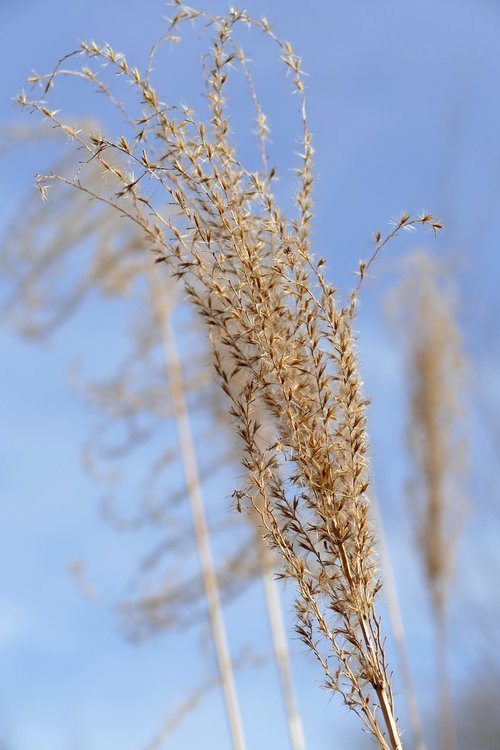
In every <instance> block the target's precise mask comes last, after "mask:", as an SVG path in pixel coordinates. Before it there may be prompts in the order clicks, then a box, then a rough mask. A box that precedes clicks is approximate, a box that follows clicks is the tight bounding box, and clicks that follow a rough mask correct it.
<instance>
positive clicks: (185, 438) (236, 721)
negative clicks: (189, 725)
mask: <svg viewBox="0 0 500 750" xmlns="http://www.w3.org/2000/svg"><path fill="white" fill-rule="evenodd" d="M156 273H157V272H156V269H155V268H153V269H152V270H151V288H152V299H153V306H154V311H155V316H156V319H157V323H158V326H159V328H160V331H161V336H162V344H163V351H164V355H165V366H166V370H167V378H168V382H169V387H170V393H171V399H172V408H173V411H174V415H175V421H176V426H177V431H178V436H179V445H180V449H181V454H182V463H183V468H184V475H185V478H186V489H187V495H188V498H189V504H190V508H191V517H192V523H193V530H194V535H195V540H196V547H197V550H198V556H199V561H200V568H201V574H202V579H203V587H204V591H205V597H206V600H207V607H208V614H209V618H210V625H211V629H212V637H213V642H214V646H215V652H216V657H217V665H218V671H219V676H220V681H221V685H222V690H223V694H224V701H225V708H226V714H227V719H228V723H229V729H230V734H231V739H232V745H233V748H234V750H245V748H246V743H245V737H244V734H243V724H242V721H241V713H240V708H239V703H238V697H237V694H236V686H235V681H234V674H233V666H232V662H231V656H230V652H229V647H228V641H227V636H226V628H225V624H224V617H223V613H222V606H221V601H220V596H219V587H218V583H217V576H216V571H215V565H214V561H213V556H212V550H211V546H210V536H209V530H208V523H207V519H206V515H205V508H204V502H203V495H202V492H201V485H200V479H199V474H198V464H197V459H196V451H195V448H194V442H193V436H192V432H191V426H190V420H189V412H188V408H187V404H186V398H185V395H184V384H183V376H182V369H181V365H180V361H179V356H178V353H177V347H176V345H175V337H174V331H173V327H172V322H171V316H170V312H169V309H168V307H167V305H166V302H165V295H164V289H163V287H162V285H161V284H160V283H159V279H158V277H157V275H156Z"/></svg>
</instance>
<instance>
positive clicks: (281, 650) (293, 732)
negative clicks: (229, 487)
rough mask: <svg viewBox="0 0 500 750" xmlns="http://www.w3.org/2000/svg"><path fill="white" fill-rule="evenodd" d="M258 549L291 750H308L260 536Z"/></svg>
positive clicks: (277, 600)
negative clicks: (306, 749)
mask: <svg viewBox="0 0 500 750" xmlns="http://www.w3.org/2000/svg"><path fill="white" fill-rule="evenodd" d="M256 536H257V546H258V551H259V557H260V561H261V566H262V581H263V584H264V593H265V598H266V607H267V615H268V619H269V627H270V629H271V637H272V641H273V650H274V659H275V661H276V665H277V668H278V675H279V680H280V685H281V692H282V695H283V702H284V705H285V713H286V718H287V724H288V734H289V736H290V745H291V747H292V750H305V748H306V741H305V736H304V729H303V726H302V720H301V718H300V713H299V709H298V704H297V698H296V695H295V689H294V686H293V678H292V670H291V666H290V655H289V652H288V644H287V635H286V628H285V623H284V621H283V611H282V608H281V601H280V596H279V591H278V587H277V585H276V581H275V580H274V578H273V566H272V561H271V553H270V551H269V549H268V547H267V545H266V543H265V541H264V540H263V539H262V537H261V536H260V534H258V533H257V535H256Z"/></svg>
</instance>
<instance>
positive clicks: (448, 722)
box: [435, 602, 455, 750]
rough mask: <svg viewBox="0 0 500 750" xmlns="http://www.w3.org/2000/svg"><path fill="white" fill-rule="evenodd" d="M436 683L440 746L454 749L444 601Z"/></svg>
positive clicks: (439, 611) (440, 610)
mask: <svg viewBox="0 0 500 750" xmlns="http://www.w3.org/2000/svg"><path fill="white" fill-rule="evenodd" d="M435 618H436V685H437V689H438V706H439V722H438V724H439V747H440V748H441V750H454V747H455V737H454V731H453V708H452V700H451V689H450V681H449V672H448V627H447V617H446V606H445V603H444V602H441V603H439V604H437V605H436V608H435Z"/></svg>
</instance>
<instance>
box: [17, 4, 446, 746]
mask: <svg viewBox="0 0 500 750" xmlns="http://www.w3.org/2000/svg"><path fill="white" fill-rule="evenodd" d="M175 6H176V15H175V17H174V18H173V19H172V22H171V24H170V27H169V29H168V32H167V33H166V34H165V36H164V37H163V38H162V42H163V41H168V40H169V39H170V41H176V40H177V36H178V34H177V31H178V28H179V27H180V26H181V24H182V23H185V22H186V21H194V20H196V19H203V20H204V22H208V23H209V25H210V28H211V29H212V31H213V38H212V41H211V43H210V52H209V62H208V63H206V66H205V70H206V87H207V94H208V103H209V108H210V117H209V119H208V121H207V122H203V121H202V120H201V119H200V118H198V117H197V116H196V115H195V114H194V113H193V111H192V110H190V109H189V108H187V107H177V106H175V105H171V103H164V102H163V101H162V99H161V95H160V93H159V92H158V91H157V89H156V87H155V86H154V85H153V83H152V61H153V60H154V55H155V53H156V49H157V46H155V47H154V48H153V51H152V56H151V60H150V62H149V64H148V66H147V70H146V72H145V73H141V72H140V71H139V70H138V69H137V68H133V67H131V66H129V64H128V62H127V60H126V59H125V57H124V56H123V55H121V54H120V53H117V52H115V51H114V50H113V49H111V48H110V47H109V46H104V47H100V46H99V45H97V44H96V43H94V42H91V43H89V44H87V43H83V44H82V45H81V47H80V48H79V49H78V50H75V51H74V52H72V53H70V54H68V55H66V56H65V57H64V58H63V59H62V60H61V61H60V63H59V64H58V66H57V67H56V69H55V70H54V71H53V72H52V73H50V74H49V75H47V76H38V75H37V76H34V77H33V78H32V79H31V83H32V84H40V85H41V86H42V88H43V91H44V96H45V97H48V95H49V94H50V95H52V90H53V88H54V85H55V83H56V81H57V79H58V78H59V77H61V76H74V77H77V78H80V79H83V80H84V81H87V82H89V83H90V84H91V85H92V86H94V87H96V88H97V89H98V90H99V91H100V92H101V93H103V94H105V95H106V96H107V97H108V98H109V100H110V102H111V103H112V104H116V102H117V101H118V100H117V99H116V98H115V95H114V94H113V93H112V92H111V85H112V83H113V84H114V82H115V81H116V78H117V76H118V79H121V80H122V81H123V82H125V83H126V84H131V85H132V87H133V90H134V91H135V92H136V95H137V97H138V99H139V101H140V104H141V107H142V108H143V114H142V115H141V116H140V117H139V118H138V119H135V120H132V121H129V122H128V126H127V127H128V132H127V133H126V134H124V135H123V136H121V137H120V138H118V139H108V138H107V137H106V136H105V135H104V134H101V133H96V132H88V131H86V130H85V129H84V128H82V129H81V130H78V129H77V128H75V127H74V126H73V125H70V124H68V123H66V122H64V121H63V120H62V119H61V118H60V117H59V115H58V113H57V111H55V110H53V109H52V108H51V106H50V105H49V104H48V102H47V101H46V100H45V99H44V100H37V99H34V100H29V99H28V97H27V96H26V95H24V94H23V95H21V96H20V97H19V101H20V103H21V104H22V105H23V106H24V107H29V108H31V109H35V110H37V111H38V112H39V113H40V114H41V115H42V116H43V117H44V118H46V119H48V120H49V121H50V122H51V123H52V124H53V125H54V126H55V127H56V128H60V129H61V130H62V131H63V132H64V133H65V135H67V136H68V137H69V139H70V140H71V141H72V142H73V143H74V145H75V146H76V147H77V148H78V159H79V162H80V164H79V166H78V171H77V174H76V176H75V178H74V179H73V180H72V179H69V178H67V177H61V176H59V177H58V176H56V175H48V176H39V177H38V185H39V189H40V192H41V194H42V197H46V196H47V190H48V188H49V187H50V185H51V184H52V183H53V182H55V181H58V180H59V181H62V182H64V183H66V184H69V185H72V186H75V187H76V188H78V189H79V190H81V191H83V192H85V193H86V194H87V195H90V196H92V197H94V198H95V199H97V200H100V201H104V202H105V203H106V204H107V205H109V206H111V207H113V208H115V209H116V210H117V211H118V212H120V213H121V214H122V215H123V216H124V217H125V218H126V219H128V220H129V221H131V222H133V223H134V224H135V225H136V226H138V227H140V229H141V230H142V232H143V233H144V236H145V237H146V239H147V241H148V242H149V243H150V246H151V251H152V252H153V253H154V255H155V259H156V262H158V263H162V264H163V263H165V266H166V267H167V268H168V269H170V272H171V273H173V275H174V276H175V277H177V278H178V280H179V281H180V282H182V284H183V286H184V289H185V292H186V294H187V296H188V298H189V299H190V301H191V302H192V304H193V305H194V307H195V309H196V310H197V311H198V313H199V314H200V316H201V317H202V318H203V319H204V321H205V323H206V325H207V332H208V336H209V339H210V343H211V347H212V352H213V359H214V365H215V372H216V375H217V378H218V381H219V383H220V385H221V387H222V389H223V391H224V393H225V394H226V397H227V399H228V405H229V409H230V412H231V415H232V419H233V424H234V429H235V432H236V434H237V435H238V438H239V441H240V444H241V448H242V453H243V465H244V466H245V469H246V482H245V483H244V484H243V485H242V486H240V487H239V488H238V489H237V490H235V494H234V497H235V501H236V505H237V507H238V509H239V510H243V509H253V512H256V513H257V514H258V515H259V517H260V529H261V534H262V536H263V538H264V539H265V540H266V542H267V544H268V545H269V547H272V548H274V549H276V550H277V551H278V553H279V557H280V561H281V568H280V571H279V575H280V576H281V577H283V578H285V579H289V580H291V581H293V583H294V584H295V591H296V626H295V627H296V632H297V634H298V635H299V637H300V639H301V640H302V641H303V643H304V644H306V646H307V647H308V649H310V650H311V651H312V652H313V653H314V655H315V656H316V657H317V659H318V660H319V662H320V664H321V666H322V669H323V673H324V684H325V686H326V688H327V689H329V690H332V691H334V692H337V693H339V694H340V695H341V696H342V698H343V700H344V702H345V703H346V705H347V706H348V707H349V708H350V709H352V711H353V712H354V713H356V714H357V715H358V717H359V718H360V720H361V721H362V723H363V724H364V726H365V728H366V729H367V730H368V731H369V732H370V734H371V735H372V736H373V738H374V739H375V740H376V742H377V743H378V745H379V747H380V748H383V749H384V750H389V749H392V750H396V749H398V748H401V747H402V743H401V738H400V733H399V728H398V723H397V718H396V709H395V705H394V699H393V694H392V687H391V679H390V671H389V668H388V665H387V662H386V657H385V651H384V637H383V635H382V626H381V622H380V618H379V616H378V614H377V611H376V601H377V594H378V592H379V590H380V587H381V584H380V581H379V578H378V576H377V569H376V559H375V542H374V536H373V530H372V527H371V524H370V521H369V519H368V509H369V498H368V492H369V485H370V476H369V461H368V440H367V434H366V417H365V409H366V398H365V397H364V394H363V389H362V383H361V379H360V375H359V371H358V365H357V355H356V345H355V339H354V334H353V324H354V318H355V314H356V305H357V298H358V293H359V291H360V289H361V286H362V283H363V279H364V276H365V274H366V271H367V269H368V268H369V266H370V265H371V263H372V262H373V261H374V260H375V258H376V256H377V254H378V252H379V251H380V249H381V248H382V247H383V246H384V244H385V243H386V242H387V241H388V240H389V239H390V238H392V237H393V236H394V235H396V234H397V233H398V232H399V231H400V230H402V229H405V228H410V227H413V226H415V225H418V224H424V225H427V226H429V227H431V228H433V229H434V230H437V229H439V228H440V226H441V225H440V224H439V222H436V221H435V220H434V219H433V217H432V216H431V215H429V214H425V215H422V216H420V217H415V218H412V217H410V216H409V215H407V214H404V215H403V216H402V217H401V218H400V219H399V220H398V221H396V222H395V225H394V227H393V229H392V231H391V232H390V233H389V234H388V235H387V237H385V238H384V239H382V237H381V235H380V234H377V235H376V247H375V250H374V252H373V255H372V257H371V258H370V259H369V260H368V261H367V262H364V263H361V264H360V267H359V277H360V280H359V284H358V286H357V287H356V288H355V289H354V290H353V292H352V293H351V295H350V296H349V297H348V298H347V301H346V302H345V303H343V302H342V301H341V300H339V298H338V295H337V293H336V290H335V289H334V287H333V286H332V284H331V283H330V282H329V281H328V280H327V278H326V276H325V275H324V266H325V262H324V260H322V259H316V258H315V257H314V255H313V253H312V249H311V239H310V233H311V221H312V211H313V203H312V186H313V170H312V157H313V149H312V140H311V134H310V132H309V128H308V124H307V117H306V106H305V94H304V84H303V78H302V66H301V61H300V58H299V57H297V55H296V54H295V53H294V51H293V49H292V47H291V45H290V44H289V43H287V42H283V41H282V40H280V39H279V38H278V37H277V36H276V35H275V34H274V32H273V31H272V29H271V27H270V25H269V23H268V22H267V21H266V20H265V19H261V20H254V19H252V18H250V17H249V16H247V15H246V14H245V13H243V12H238V11H236V10H231V11H230V13H229V14H228V15H227V16H222V17H219V18H211V17H208V16H207V15H206V14H204V13H203V12H201V11H197V10H193V9H191V8H188V7H187V6H185V5H183V4H182V3H181V2H176V3H175ZM240 24H245V25H249V26H251V27H253V28H255V29H257V30H260V31H262V32H264V33H265V34H266V35H267V36H268V37H269V39H270V40H271V42H272V43H273V44H275V45H276V49H277V52H278V54H279V56H280V58H281V60H282V62H283V63H284V65H285V66H286V68H287V69H288V70H289V71H290V73H291V79H292V88H293V91H294V92H295V93H296V94H297V97H298V101H299V102H300V130H301V148H302V154H301V157H300V159H301V161H300V164H299V165H298V168H297V170H296V171H297V183H298V184H297V192H296V200H295V203H296V212H295V215H294V216H292V217H289V216H286V215H285V214H284V213H283V211H282V210H281V209H280V207H279V205H278V204H277V202H276V200H275V197H274V194H273V178H274V174H273V170H268V166H267V165H268V161H267V156H266V148H267V146H266V135H267V124H266V120H265V117H264V114H263V113H262V111H261V108H260V104H259V102H258V99H257V96H256V94H255V91H254V89H253V86H252V85H251V77H250V72H249V68H248V66H247V61H246V58H245V54H244V52H243V50H242V49H241V47H239V46H238V44H237V33H238V26H239V25H240ZM81 58H83V59H84V63H83V65H82V66H81V67H78V66H77V67H71V65H72V63H73V62H74V61H77V60H78V59H81ZM238 65H240V66H241V67H242V68H243V71H244V73H245V75H246V76H247V80H248V83H249V84H250V94H251V96H252V99H253V102H254V104H255V108H256V117H257V122H258V126H259V135H260V146H261V153H262V157H263V162H262V164H263V166H262V169H261V170H260V171H257V172H256V171H249V170H248V169H246V168H245V166H244V164H243V163H242V162H241V161H240V160H239V158H238V155H237V153H236V150H235V148H234V146H233V145H232V143H231V139H230V127H229V123H228V119H227V111H226V103H225V98H224V96H225V88H226V85H227V80H228V76H229V74H230V72H231V68H232V67H233V66H238ZM68 66H70V67H68ZM108 77H110V79H111V82H112V83H110V82H109V81H108ZM85 154H86V155H87V158H86V159H85ZM116 155H118V156H119V158H118V159H117V158H116ZM95 163H98V164H99V165H100V166H101V168H102V170H103V172H104V173H105V174H106V176H107V180H106V181H104V180H103V184H102V187H101V188H100V189H98V188H95V186H93V185H92V186H90V185H89V184H87V183H86V179H85V173H86V168H87V166H88V164H95ZM123 165H125V166H123ZM152 188H155V192H154V193H153V192H152ZM165 206H167V208H165Z"/></svg>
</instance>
